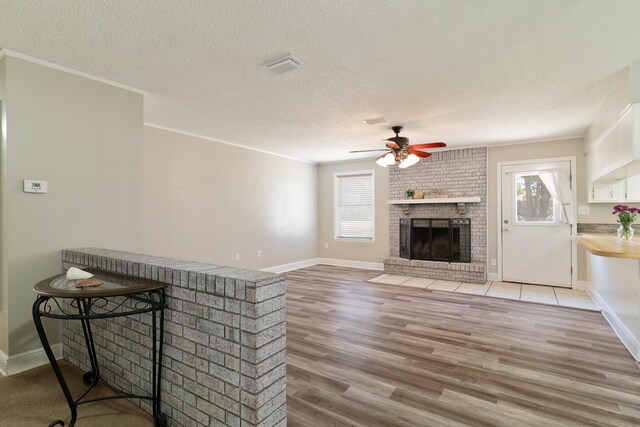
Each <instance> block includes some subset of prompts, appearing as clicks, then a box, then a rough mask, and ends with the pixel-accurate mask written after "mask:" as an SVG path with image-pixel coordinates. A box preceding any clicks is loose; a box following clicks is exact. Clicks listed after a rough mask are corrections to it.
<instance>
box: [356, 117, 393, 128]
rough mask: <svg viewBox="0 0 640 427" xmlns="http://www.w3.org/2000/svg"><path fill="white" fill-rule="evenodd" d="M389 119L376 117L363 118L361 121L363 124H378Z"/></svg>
mask: <svg viewBox="0 0 640 427" xmlns="http://www.w3.org/2000/svg"><path fill="white" fill-rule="evenodd" d="M388 121H389V120H387V118H386V117H376V118H375V119H366V120H363V121H362V123H364V124H365V125H369V126H372V125H379V124H381V123H387V122H388Z"/></svg>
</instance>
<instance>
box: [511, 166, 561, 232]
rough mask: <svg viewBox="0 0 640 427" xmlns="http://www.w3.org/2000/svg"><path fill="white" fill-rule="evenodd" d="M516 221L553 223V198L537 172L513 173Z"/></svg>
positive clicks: (521, 222) (520, 222)
mask: <svg viewBox="0 0 640 427" xmlns="http://www.w3.org/2000/svg"><path fill="white" fill-rule="evenodd" d="M515 191H516V197H515V200H516V213H517V214H516V222H517V223H519V224H523V223H530V222H535V223H553V222H555V217H554V211H553V198H552V197H551V193H549V190H547V187H545V185H544V183H543V182H542V180H541V179H540V177H539V176H538V174H537V173H532V174H515Z"/></svg>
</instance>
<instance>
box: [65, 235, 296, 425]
mask: <svg viewBox="0 0 640 427" xmlns="http://www.w3.org/2000/svg"><path fill="white" fill-rule="evenodd" d="M62 264H63V268H64V269H68V268H69V267H78V268H86V267H94V268H99V269H102V270H106V271H111V272H116V273H121V274H126V275H129V276H133V277H142V278H148V279H152V280H157V281H160V282H164V283H168V284H169V286H168V288H167V304H168V309H167V310H166V311H165V335H164V360H163V372H162V411H163V412H164V413H165V414H166V415H167V417H168V418H169V420H170V422H169V424H170V425H172V426H213V425H229V426H247V427H250V426H258V425H259V426H265V427H266V426H285V425H286V415H287V408H286V391H285V381H286V379H285V375H286V363H285V294H284V292H285V282H284V276H283V275H281V274H272V273H266V272H262V271H255V270H248V269H242V268H235V267H226V266H221V265H214V264H205V263H198V262H189V261H181V260H176V259H171V258H162V257H155V256H149V255H141V254H135V253H129V252H121V251H114V250H108V249H99V248H80V249H67V250H63V251H62ZM115 304H117V302H115ZM64 323H65V324H64V332H63V347H64V358H65V359H66V360H68V361H69V362H71V363H72V364H74V365H76V366H78V367H79V368H81V369H83V370H85V371H86V370H88V369H89V367H90V364H89V360H88V357H87V352H86V350H85V345H84V337H83V335H82V327H81V324H80V322H78V321H71V320H67V321H65V322H64ZM150 325H151V318H150V316H149V315H148V314H145V315H137V316H133V317H128V318H117V319H103V320H96V321H92V328H93V333H94V339H95V343H96V347H97V353H98V357H99V359H100V362H101V374H102V375H103V376H104V377H105V378H106V379H108V380H109V381H110V382H112V383H113V384H114V385H116V386H117V387H120V388H122V389H123V390H125V391H129V392H131V393H138V394H145V393H147V392H148V390H149V388H150V382H151V356H150V355H151V334H150ZM133 402H134V403H136V404H139V405H140V406H141V407H142V408H143V409H145V410H147V411H149V412H150V409H151V408H150V406H149V405H148V403H147V402H146V401H142V402H138V401H136V400H134V401H133Z"/></svg>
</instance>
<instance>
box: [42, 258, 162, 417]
mask: <svg viewBox="0 0 640 427" xmlns="http://www.w3.org/2000/svg"><path fill="white" fill-rule="evenodd" d="M85 271H88V272H90V273H92V274H93V275H94V277H95V278H97V279H100V280H103V281H104V283H103V284H101V285H99V286H96V287H91V288H76V286H75V285H76V283H77V282H78V281H77V280H68V279H67V278H66V275H65V274H61V275H57V276H53V277H49V278H47V279H44V280H42V281H41V282H39V283H38V284H36V285H35V287H34V290H35V291H36V292H37V294H38V297H37V298H36V301H35V302H34V303H33V321H34V322H35V325H36V329H37V330H38V336H39V337H40V341H42V346H43V347H44V350H45V352H46V354H47V357H48V358H49V362H50V363H51V367H52V368H53V371H54V372H55V374H56V377H57V379H58V382H59V383H60V387H61V388H62V392H63V393H64V396H65V398H66V399H67V403H68V404H69V409H70V410H71V420H70V421H69V427H72V426H73V425H75V423H76V418H77V409H78V406H79V405H82V404H85V403H89V402H96V401H100V400H110V399H121V398H129V399H146V400H150V401H151V406H152V408H153V420H154V424H155V426H158V427H164V426H166V425H167V418H166V416H165V415H164V414H163V413H162V411H161V410H160V379H161V376H162V342H163V334H164V307H165V305H166V304H165V288H166V287H167V285H166V283H161V282H156V281H153V280H148V279H141V278H136V277H130V276H124V275H121V274H116V273H111V272H106V271H101V270H97V269H86V270H85ZM141 313H151V322H152V324H151V331H152V337H151V338H152V349H151V351H152V359H153V360H152V362H153V374H152V384H151V388H152V392H151V395H150V396H139V395H135V394H132V393H129V392H126V391H124V390H120V389H118V388H116V387H114V386H113V385H111V384H109V383H108V382H107V381H105V379H104V378H103V377H102V376H101V375H100V366H99V364H98V357H97V355H96V349H95V345H94V342H93V334H92V332H91V320H94V319H111V318H115V317H120V316H130V315H134V314H141ZM43 317H49V318H53V319H65V320H79V321H80V322H81V323H82V330H83V332H84V338H85V343H86V346H87V352H88V355H89V360H90V363H91V370H90V371H87V372H85V373H84V375H83V376H82V379H83V381H84V383H85V384H86V385H87V386H88V388H87V390H86V391H85V392H84V393H82V395H81V396H80V397H78V398H77V399H74V398H73V396H71V392H70V391H69V387H68V386H67V383H66V381H65V379H64V376H63V375H62V371H61V370H60V367H59V366H58V362H57V361H56V359H55V357H54V355H53V352H52V351H51V346H50V344H49V340H48V339H47V335H46V333H45V330H44V328H43V327H42V318H43ZM98 383H102V384H104V385H106V386H107V387H108V388H109V389H111V390H112V391H113V392H114V395H113V396H107V397H99V398H95V399H85V397H86V396H87V394H88V393H89V391H91V389H92V388H94V387H95V386H96V385H97V384H98ZM56 425H60V426H64V421H63V420H55V421H53V422H52V423H51V424H49V427H53V426H56Z"/></svg>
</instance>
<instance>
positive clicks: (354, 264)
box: [262, 258, 384, 273]
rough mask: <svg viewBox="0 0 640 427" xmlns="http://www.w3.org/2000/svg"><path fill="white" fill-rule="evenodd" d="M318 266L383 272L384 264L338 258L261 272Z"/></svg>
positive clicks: (282, 265)
mask: <svg viewBox="0 0 640 427" xmlns="http://www.w3.org/2000/svg"><path fill="white" fill-rule="evenodd" d="M318 264H325V265H335V266H339V267H351V268H363V269H366V270H379V271H382V270H384V264H383V263H381V262H369V261H354V260H350V259H338V258H309V259H305V260H302V261H296V262H291V263H289V264H281V265H275V266H273V267H268V268H263V269H262V271H267V272H269V273H286V272H287V271H292V270H298V269H299V268H305V267H312V266H314V265H318Z"/></svg>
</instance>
